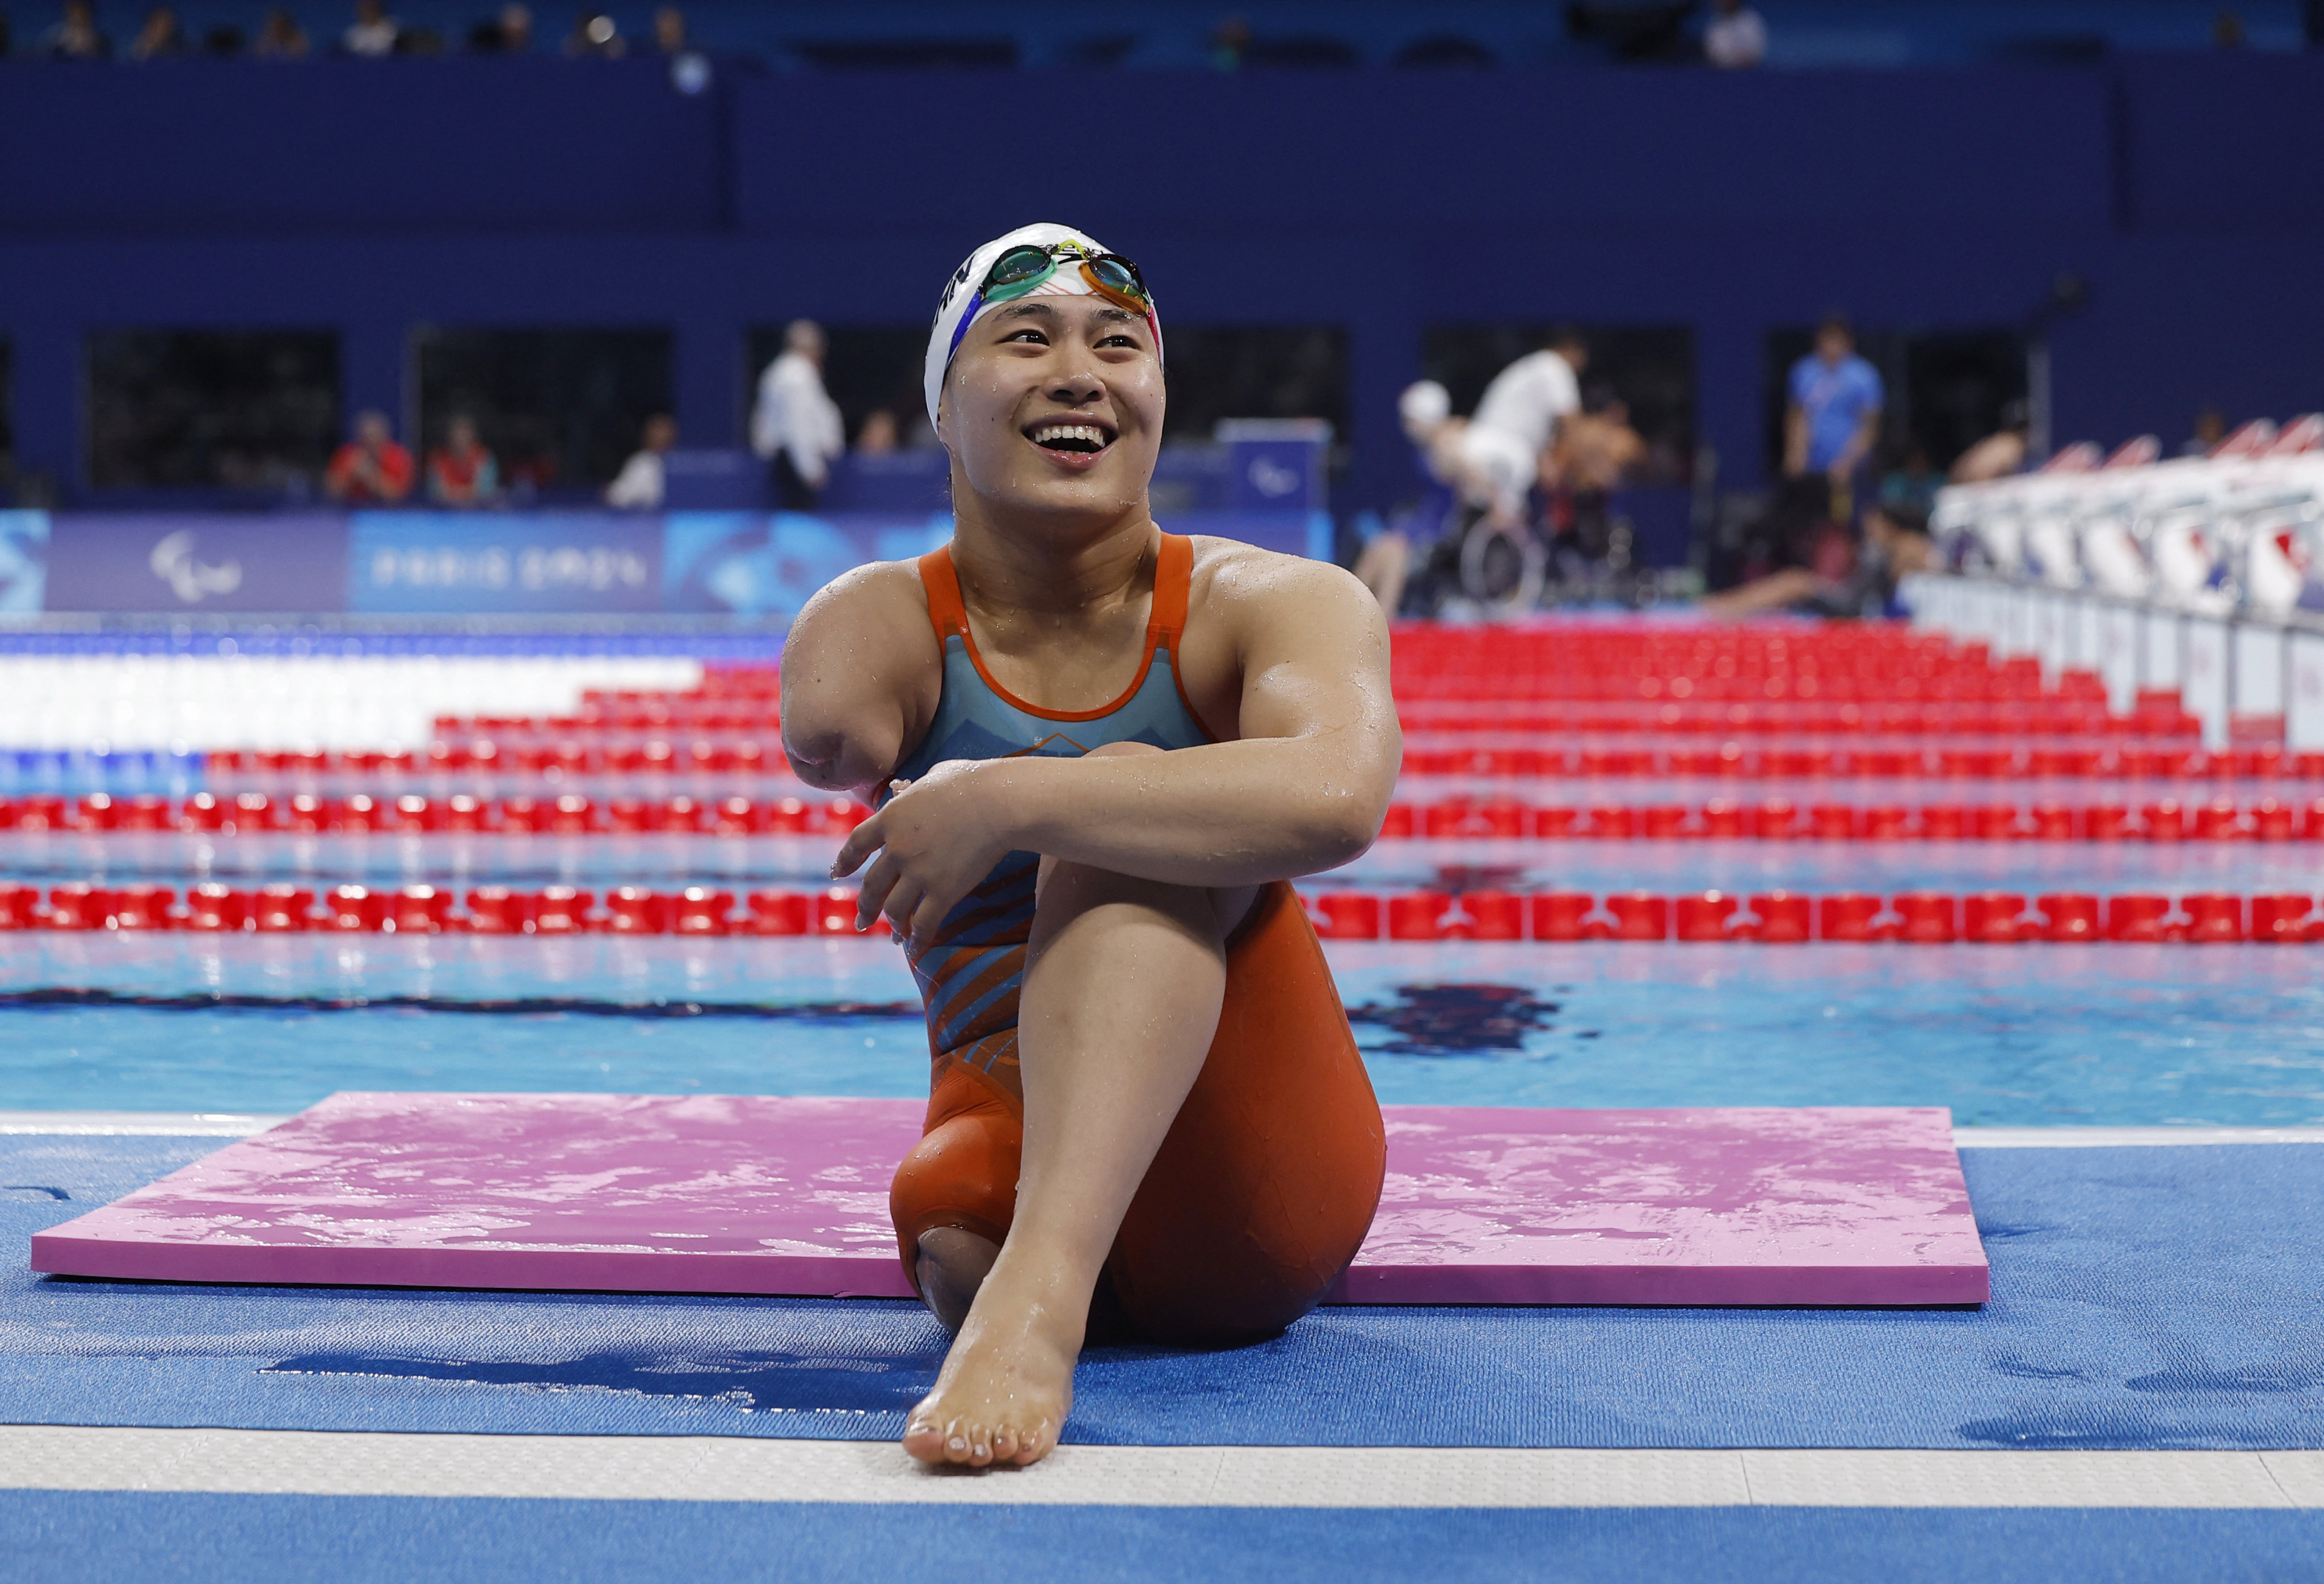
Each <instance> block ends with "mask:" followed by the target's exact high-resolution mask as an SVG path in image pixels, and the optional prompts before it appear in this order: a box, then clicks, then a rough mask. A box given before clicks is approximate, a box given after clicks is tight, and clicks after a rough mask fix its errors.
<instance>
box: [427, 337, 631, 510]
mask: <svg viewBox="0 0 2324 1584" xmlns="http://www.w3.org/2000/svg"><path fill="white" fill-rule="evenodd" d="M412 344H413V350H414V354H415V361H416V362H417V364H419V370H420V380H419V389H420V422H419V427H418V429H417V431H416V432H417V433H418V434H419V436H420V444H421V446H422V447H436V446H439V445H441V444H443V441H444V430H445V427H446V426H447V424H449V423H450V422H451V420H452V419H455V418H457V417H462V416H465V417H467V418H469V419H474V420H475V425H476V432H477V434H478V436H479V437H481V438H482V439H483V441H484V445H485V447H487V448H488V449H490V450H491V451H492V453H493V456H494V457H495V458H496V459H497V460H498V461H499V463H500V472H501V479H502V482H503V485H504V486H505V487H507V488H510V489H512V490H516V491H519V492H522V491H524V490H526V489H528V488H530V489H531V490H534V491H544V492H549V493H559V492H561V493H567V494H576V495H577V494H583V493H590V492H593V491H594V490H595V488H596V487H597V486H600V485H602V484H604V483H607V482H608V481H610V480H611V479H612V478H613V475H614V474H617V473H619V472H620V471H621V470H622V463H623V462H625V461H626V460H628V458H629V456H630V455H631V453H632V452H634V451H635V450H636V449H637V448H638V440H639V436H640V434H641V431H642V430H643V429H644V428H645V421H646V419H649V418H651V417H652V416H653V415H654V414H656V413H658V412H668V411H669V410H670V405H671V404H670V391H671V377H670V369H671V363H672V358H671V345H672V337H671V334H670V332H669V330H666V329H630V330H480V329H448V328H443V327H435V326H428V327H422V328H421V329H420V330H419V331H417V332H415V333H414V335H413V337H412Z"/></svg>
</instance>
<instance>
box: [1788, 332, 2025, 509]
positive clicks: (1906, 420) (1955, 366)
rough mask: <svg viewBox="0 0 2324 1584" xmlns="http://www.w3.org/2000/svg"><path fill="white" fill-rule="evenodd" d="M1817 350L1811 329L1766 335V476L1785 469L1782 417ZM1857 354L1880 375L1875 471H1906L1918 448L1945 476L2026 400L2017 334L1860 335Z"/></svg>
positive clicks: (2021, 343)
mask: <svg viewBox="0 0 2324 1584" xmlns="http://www.w3.org/2000/svg"><path fill="white" fill-rule="evenodd" d="M1814 348H1815V331H1814V329H1813V328H1812V327H1790V328H1785V329H1780V330H1771V331H1769V332H1768V333H1767V364H1766V395H1765V403H1766V424H1767V429H1766V434H1767V468H1768V471H1769V473H1770V474H1775V473H1779V472H1780V471H1781V470H1782V467H1783V462H1784V410H1785V408H1786V407H1787V406H1788V405H1789V403H1790V381H1791V372H1792V366H1793V365H1794V364H1796V363H1798V362H1799V360H1800V359H1801V358H1803V357H1805V356H1806V355H1808V354H1809V353H1810V352H1812V351H1813V350H1814ZM1856 350H1857V352H1858V355H1861V356H1862V357H1863V358H1864V360H1865V361H1866V362H1867V363H1869V364H1871V365H1872V366H1873V367H1874V368H1876V369H1877V370H1879V371H1880V382H1881V383H1882V385H1883V386H1885V387H1886V396H1887V405H1886V407H1885V408H1883V409H1882V411H1881V416H1880V446H1881V452H1882V455H1881V456H1880V457H1879V459H1878V465H1880V466H1882V467H1883V468H1888V467H1894V466H1897V465H1902V464H1903V463H1904V460H1905V453H1906V452H1908V451H1910V450H1913V449H1915V448H1917V449H1918V450H1920V451H1921V452H1922V454H1923V455H1924V456H1926V457H1927V458H1928V461H1929V464H1930V465H1931V466H1932V467H1934V468H1936V469H1938V470H1939V471H1940V472H1941V471H1942V470H1943V469H1945V468H1948V467H1950V466H1951V465H1953V461H1954V459H1955V458H1956V457H1958V456H1960V454H1961V453H1962V452H1963V451H1966V450H1968V449H1969V447H1971V446H1972V445H1974V444H1976V443H1977V442H1978V440H1981V439H1983V438H1984V437H1986V436H1987V435H1989V434H1992V433H1993V432H1994V431H1995V430H1996V429H1998V428H2000V427H2001V423H2002V410H2003V409H2005V408H2006V407H2007V406H2008V405H2009V404H2010V403H2011V402H2013V401H2018V400H2021V399H2022V398H2023V397H2024V394H2025V341H2024V337H2023V336H2020V335H2019V334H2018V333H2017V332H2016V331H2015V330H2002V329H1970V330H1893V329H1860V330H1858V331H1857V333H1856Z"/></svg>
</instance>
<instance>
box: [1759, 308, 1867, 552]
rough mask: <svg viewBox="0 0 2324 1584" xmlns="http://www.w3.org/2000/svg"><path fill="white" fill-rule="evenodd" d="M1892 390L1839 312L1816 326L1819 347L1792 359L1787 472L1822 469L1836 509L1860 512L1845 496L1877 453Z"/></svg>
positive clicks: (1840, 514)
mask: <svg viewBox="0 0 2324 1584" xmlns="http://www.w3.org/2000/svg"><path fill="white" fill-rule="evenodd" d="M1885 402H1886V391H1884V390H1883V389H1882V387H1881V383H1880V373H1879V371H1878V370H1877V369H1875V368H1874V367H1873V366H1872V365H1871V364H1868V363H1867V362H1865V361H1864V359H1863V358H1861V357H1858V355H1857V354H1856V336H1855V335H1854V334H1853V333H1852V332H1851V331H1850V330H1849V327H1848V321H1847V320H1846V319H1844V318H1841V317H1840V316H1839V315H1838V314H1833V315H1831V316H1829V317H1827V318H1825V319H1824V321H1823V323H1822V324H1821V325H1819V326H1817V327H1816V340H1815V350H1814V351H1813V352H1812V353H1810V354H1809V355H1807V356H1805V357H1803V358H1802V359H1800V361H1799V362H1797V363H1795V364H1793V365H1792V375H1791V383H1790V406H1789V407H1788V409H1787V410H1786V411H1785V412H1784V476H1785V477H1786V478H1806V477H1810V476H1812V475H1813V474H1822V475H1823V476H1824V477H1825V478H1827V479H1829V480H1830V481H1831V490H1832V495H1833V499H1834V502H1835V507H1834V515H1835V517H1836V518H1837V519H1839V520H1842V521H1845V520H1848V518H1849V517H1851V516H1853V515H1854V513H1853V512H1852V511H1842V510H1840V506H1839V502H1840V501H1841V500H1842V498H1843V497H1844V496H1845V495H1846V494H1848V493H1852V492H1851V489H1850V486H1851V484H1852V483H1853V481H1854V479H1855V476H1856V470H1857V469H1858V467H1859V466H1861V465H1863V463H1864V460H1865V459H1866V458H1867V457H1868V456H1871V455H1872V447H1873V442H1874V441H1875V440H1877V438H1878V437H1879V434H1880V410H1881V408H1882V406H1883V405H1884V404H1885Z"/></svg>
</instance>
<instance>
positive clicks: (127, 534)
mask: <svg viewBox="0 0 2324 1584" xmlns="http://www.w3.org/2000/svg"><path fill="white" fill-rule="evenodd" d="M1170 526H1171V528H1172V529H1174V530H1176V531H1179V532H1182V533H1197V534H1214V535H1218V536H1220V537H1222V538H1227V539H1242V540H1244V541H1246V542H1247V543H1250V544H1255V545H1259V546H1262V547H1264V548H1268V549H1271V550H1280V551H1284V552H1286V553H1287V554H1291V555H1309V556H1324V555H1328V554H1329V553H1330V549H1331V544H1332V520H1331V517H1330V515H1329V514H1328V513H1326V512H1324V511H1317V510H1299V511H1280V510H1277V511H1264V510H1259V511H1254V510H1221V511H1186V512H1182V513H1179V514H1177V515H1176V516H1174V517H1173V518H1171V520H1170ZM951 537H952V514H951V513H950V512H949V511H918V512H908V511H889V512H874V511H858V512H827V513H821V514H816V515H809V514H807V513H803V512H793V511H780V512H763V511H668V512H659V513H655V512H627V511H471V512H456V511H298V512H291V511H285V512H170V511H149V512H129V513H105V512H68V513H62V514H59V515H56V516H51V514H49V513H48V512H44V511H5V512H0V617H6V616H10V615H14V616H19V617H23V616H32V615H36V614H42V613H50V614H56V613H71V614H90V615H116V616H157V615H180V616H184V615H200V616H215V615H220V614H232V613H235V612H244V613H254V612H265V613H268V614H275V615H355V616H466V615H535V616H539V615H687V616H724V617H731V618H734V619H736V620H738V621H742V622H750V623H754V624H758V625H760V626H763V627H767V628H770V629H772V630H775V631H780V630H781V629H782V628H784V627H786V626H788V623H789V621H790V618H791V617H792V615H794V614H795V613H796V612H798V608H799V606H800V605H802V604H804V603H806V602H807V596H808V595H810V594H813V593H814V592H815V591H816V589H818V588H821V587H822V586H823V585H825V584H826V583H828V582H830V581H831V580H832V579H833V578H834V577H836V576H839V574H841V573H842V572H844V571H846V570H847V569H848V568H849V567H851V566H861V565H862V564H863V563H864V562H866V561H871V560H901V559H905V558H907V557H913V556H918V555H923V554H925V553H926V552H927V551H928V550H931V549H934V548H936V546H938V545H941V544H943V543H945V541H946V540H948V539H951Z"/></svg>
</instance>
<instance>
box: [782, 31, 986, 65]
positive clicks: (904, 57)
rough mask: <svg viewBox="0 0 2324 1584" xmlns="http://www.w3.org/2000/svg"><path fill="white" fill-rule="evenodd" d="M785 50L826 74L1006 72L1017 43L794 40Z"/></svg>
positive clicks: (939, 40) (981, 41) (965, 40)
mask: <svg viewBox="0 0 2324 1584" xmlns="http://www.w3.org/2000/svg"><path fill="white" fill-rule="evenodd" d="M785 48H786V49H788V50H789V51H790V52H791V53H792V54H793V55H795V56H797V57H798V59H799V60H802V61H804V62H805V63H807V65H809V66H818V67H821V68H822V69H825V71H958V70H964V69H965V70H982V71H1006V70H1009V69H1011V68H1013V67H1014V66H1016V64H1017V41H1016V40H1015V39H1011V38H992V39H793V40H792V41H790V42H789V43H788V45H786V46H785Z"/></svg>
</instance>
